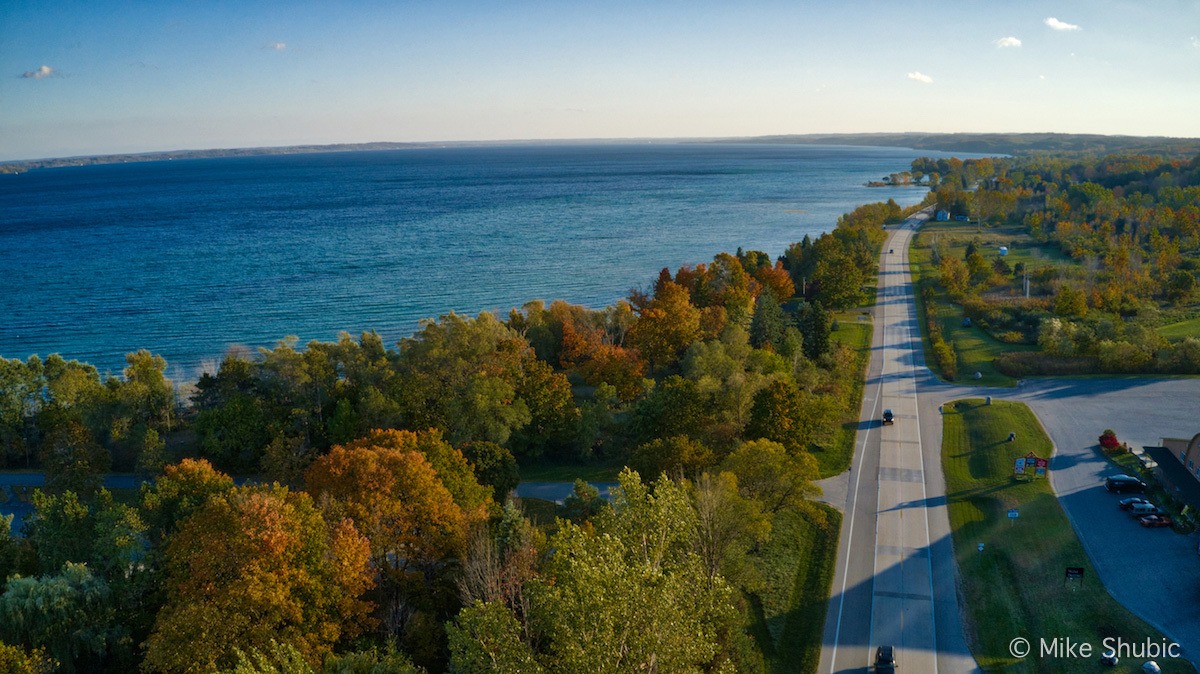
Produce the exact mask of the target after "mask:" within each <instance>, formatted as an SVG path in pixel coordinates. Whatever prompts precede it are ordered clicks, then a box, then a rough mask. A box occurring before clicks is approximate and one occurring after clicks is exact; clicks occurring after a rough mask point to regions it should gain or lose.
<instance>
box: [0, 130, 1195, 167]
mask: <svg viewBox="0 0 1200 674" xmlns="http://www.w3.org/2000/svg"><path fill="white" fill-rule="evenodd" d="M619 143H777V144H805V145H858V146H876V147H905V148H912V149H914V150H938V151H942V152H970V153H976V154H1006V155H1029V154H1041V153H1054V154H1056V155H1060V156H1062V155H1072V154H1077V155H1104V154H1112V153H1139V154H1154V155H1175V156H1191V155H1194V154H1197V153H1200V138H1172V137H1168V136H1104V135H1098V134H1070V133H918V132H906V133H825V134H794V135H775V136H753V137H728V138H616V139H614V138H604V139H599V138H596V139H573V140H503V141H447V142H405V143H393V142H375V143H334V144H329V145H288V146H282V147H250V148H214V149H207V150H167V151H159V152H140V153H128V154H101V155H90V156H79V157H56V158H47V159H28V160H20V161H8V162H2V163H0V174H5V173H23V172H25V171H30V170H33V169H45V168H58V167H62V166H90V165H96V164H122V163H129V162H147V161H167V160H172V159H207V158H214V157H256V156H267V155H284V154H308V153H318V152H369V151H379V150H416V149H427V148H436V147H484V146H489V145H580V144H619Z"/></svg>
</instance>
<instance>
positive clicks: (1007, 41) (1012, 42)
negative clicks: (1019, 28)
mask: <svg viewBox="0 0 1200 674" xmlns="http://www.w3.org/2000/svg"><path fill="white" fill-rule="evenodd" d="M992 42H993V43H995V45H996V46H997V47H1020V46H1021V39H1020V38H1016V37H1013V36H1011V35H1010V36H1008V37H1002V38H1000V39H999V40H993V41H992Z"/></svg>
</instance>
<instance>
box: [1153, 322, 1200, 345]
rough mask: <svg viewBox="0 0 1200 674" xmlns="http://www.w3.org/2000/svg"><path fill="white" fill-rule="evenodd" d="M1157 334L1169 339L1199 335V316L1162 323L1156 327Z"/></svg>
mask: <svg viewBox="0 0 1200 674" xmlns="http://www.w3.org/2000/svg"><path fill="white" fill-rule="evenodd" d="M1158 334H1160V335H1162V336H1163V337H1166V338H1167V339H1170V340H1177V339H1183V338H1184V337H1200V318H1193V319H1191V320H1187V321H1180V322H1178V323H1171V324H1170V325H1164V326H1162V327H1161V328H1159V329H1158Z"/></svg>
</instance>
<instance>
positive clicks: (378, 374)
mask: <svg viewBox="0 0 1200 674" xmlns="http://www.w3.org/2000/svg"><path fill="white" fill-rule="evenodd" d="M904 215H905V212H904V211H903V210H902V209H901V208H900V207H899V206H898V205H896V204H895V202H888V203H879V204H871V205H867V206H863V207H860V208H858V209H856V210H855V211H854V212H852V213H848V214H846V215H845V216H843V217H842V218H841V219H840V220H839V222H838V224H837V227H836V228H835V229H833V230H832V231H831V232H829V233H827V234H824V235H822V236H820V237H819V238H817V239H815V240H812V239H809V238H807V237H806V238H805V239H804V240H802V241H799V242H796V243H795V244H793V245H791V246H790V247H789V248H788V249H787V250H786V251H785V252H784V253H783V254H782V255H780V256H778V257H776V258H773V257H772V256H771V255H769V254H767V253H765V252H761V251H743V250H740V249H739V250H737V251H735V252H732V253H721V254H719V255H717V256H715V257H714V258H713V260H712V261H711V262H708V263H704V264H697V265H694V266H684V267H681V268H679V269H676V270H670V269H663V270H662V272H661V273H660V274H659V276H658V278H657V279H654V280H653V282H652V283H651V284H650V285H648V286H647V287H646V288H645V290H635V291H631V292H630V293H629V295H628V297H626V298H625V299H623V300H622V301H620V302H617V303H616V304H614V305H612V306H609V307H607V308H605V309H601V310H592V309H587V308H584V307H582V306H576V305H571V304H568V303H566V302H561V301H558V302H553V303H551V304H549V305H546V304H545V303H543V302H541V301H534V302H530V303H528V304H526V305H524V306H523V307H520V308H517V309H514V310H512V311H511V312H509V313H508V315H506V316H496V315H492V314H488V313H483V314H480V315H478V316H475V317H467V316H461V315H456V314H449V315H445V316H441V317H440V318H437V319H435V320H430V321H427V322H426V323H425V324H424V325H423V327H422V328H421V329H420V330H419V331H418V332H417V333H416V334H414V335H413V336H411V337H410V338H407V339H404V340H402V341H401V342H400V343H399V344H396V345H386V344H384V343H383V341H382V339H381V338H380V337H379V335H377V334H375V333H366V334H363V335H360V336H358V337H352V336H351V335H349V334H343V335H342V336H341V337H340V339H339V340H338V341H336V342H311V343H309V344H307V345H305V346H304V348H299V345H297V344H296V342H295V340H294V339H284V340H282V341H281V342H280V343H279V344H278V345H277V346H276V347H275V348H273V349H262V350H260V351H258V352H256V353H251V352H247V351H237V350H235V351H231V352H230V353H228V354H227V355H226V356H225V358H224V360H223V361H222V362H221V363H220V366H219V368H217V369H216V371H214V372H210V373H206V374H204V375H203V376H202V377H201V378H200V380H199V381H198V382H195V383H189V382H172V381H170V380H169V379H168V378H167V377H166V375H165V373H166V371H167V364H166V362H165V361H164V360H163V359H162V358H161V357H159V356H156V355H154V354H151V353H149V352H147V351H140V352H137V353H132V354H129V356H128V357H127V367H126V368H125V370H124V372H123V373H122V374H121V375H120V376H102V375H101V374H100V373H99V372H98V371H97V369H96V368H94V367H92V366H90V365H88V364H85V363H80V362H76V361H67V360H64V359H62V358H61V357H59V356H56V355H51V356H49V357H46V358H44V359H42V358H38V357H29V358H27V359H25V360H19V359H11V360H3V359H0V450H2V454H0V460H2V461H3V464H4V467H5V468H6V469H7V470H14V469H18V470H25V469H33V470H40V471H44V473H45V476H46V486H45V488H44V489H37V490H30V489H14V491H15V492H16V498H19V499H28V500H29V501H30V503H31V507H32V510H31V513H30V515H29V516H28V517H27V518H26V521H25V524H24V527H23V532H12V531H10V527H9V526H8V525H4V526H0V574H3V576H4V577H5V578H7V579H8V580H7V584H6V585H5V586H4V592H3V594H0V639H2V640H3V642H4V643H6V644H9V646H5V647H3V649H4V650H3V653H4V654H5V657H8V658H14V659H19V660H20V661H21V662H23V663H25V666H26V669H25V670H24V671H48V669H47V668H48V667H49V665H48V663H50V662H51V661H55V662H57V663H58V665H59V667H60V668H61V671H89V672H99V671H113V672H116V671H131V670H133V669H140V670H142V671H146V672H193V671H206V672H217V671H220V672H316V671H325V672H351V671H353V672H358V671H398V672H404V671H412V672H416V671H428V672H442V671H447V670H449V671H455V672H485V671H486V672H506V671H507V672H537V671H547V672H573V671H580V672H583V671H588V672H590V671H595V670H596V669H597V668H600V669H602V670H608V669H612V668H614V667H615V668H619V669H620V670H622V671H624V670H627V669H629V668H633V669H637V668H643V667H652V668H657V669H659V670H660V671H672V672H689V671H694V672H701V671H718V670H732V671H740V672H755V671H768V670H773V669H775V668H778V667H787V668H789V669H795V668H799V669H810V668H811V667H813V666H815V659H816V658H817V656H818V654H819V648H820V631H821V628H822V624H823V620H824V605H825V601H826V598H827V593H828V586H829V582H830V578H831V575H830V574H831V573H832V561H833V556H834V555H835V554H836V540H837V532H838V527H839V521H840V515H839V514H838V513H837V511H835V510H833V509H831V508H827V507H825V506H823V505H820V504H818V503H815V502H813V501H810V500H809V498H810V497H811V496H813V495H814V494H816V489H815V488H814V486H813V484H812V483H813V481H814V480H816V479H817V478H819V477H822V476H827V475H832V474H836V473H839V472H842V471H844V470H845V469H846V467H847V466H848V464H849V461H850V456H851V453H852V445H853V437H854V429H855V428H856V425H857V424H856V420H855V417H856V414H857V409H858V401H859V399H860V397H861V388H862V373H863V369H864V367H865V363H866V359H867V354H868V348H869V347H868V343H869V338H870V337H869V335H870V326H869V322H868V321H866V320H860V319H865V318H867V316H866V315H865V314H864V313H861V312H860V311H858V310H856V309H855V308H856V307H861V306H864V305H867V304H869V302H870V301H871V298H872V293H873V290H872V285H873V281H874V277H875V272H876V268H877V260H878V255H879V252H880V247H881V244H882V241H883V239H884V237H885V232H884V226H885V224H887V223H895V222H899V221H900V220H901V219H902V218H903V217H904ZM110 471H119V472H133V473H136V474H139V475H141V476H144V477H145V478H147V481H146V482H145V483H144V484H143V485H142V486H141V488H140V489H138V490H116V489H114V490H112V491H109V490H106V489H104V488H102V477H103V476H104V475H105V474H107V473H109V472H110ZM555 471H558V473H560V474H561V473H563V472H567V473H574V474H576V475H578V474H581V472H583V473H586V474H589V475H592V476H603V477H604V479H617V480H619V482H620V487H619V489H618V490H617V491H616V496H615V499H613V500H612V502H610V501H609V500H606V499H604V498H602V497H601V495H600V494H599V493H598V492H597V490H596V489H595V488H593V487H590V486H589V485H587V484H585V483H583V482H578V483H577V484H576V489H575V493H574V495H573V496H571V497H570V498H568V499H567V500H566V502H565V503H564V504H562V505H561V506H559V505H556V504H554V503H551V502H545V501H537V500H536V499H525V500H511V499H510V498H509V494H510V492H511V490H512V488H513V487H514V486H515V485H516V483H517V481H518V480H519V479H520V478H521V477H522V476H529V475H535V476H537V475H549V474H553V473H554V472H555ZM18 533H23V534H24V535H23V536H21V535H18ZM618 660H619V662H618ZM372 667H382V668H385V669H371V668H372ZM39 668H41V669H39Z"/></svg>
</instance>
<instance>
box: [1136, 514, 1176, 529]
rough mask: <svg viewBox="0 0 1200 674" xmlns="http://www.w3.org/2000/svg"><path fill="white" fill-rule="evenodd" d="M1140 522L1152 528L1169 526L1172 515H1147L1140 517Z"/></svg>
mask: <svg viewBox="0 0 1200 674" xmlns="http://www.w3.org/2000/svg"><path fill="white" fill-rule="evenodd" d="M1138 523H1140V524H1141V525H1142V526H1144V527H1147V528H1150V529H1154V528H1157V527H1169V526H1171V516H1170V515H1146V516H1145V517H1139V518H1138Z"/></svg>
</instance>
